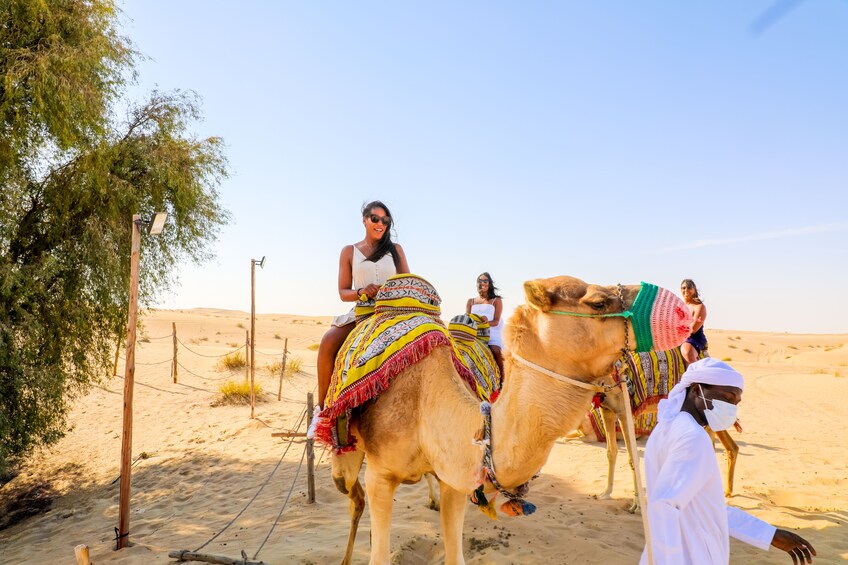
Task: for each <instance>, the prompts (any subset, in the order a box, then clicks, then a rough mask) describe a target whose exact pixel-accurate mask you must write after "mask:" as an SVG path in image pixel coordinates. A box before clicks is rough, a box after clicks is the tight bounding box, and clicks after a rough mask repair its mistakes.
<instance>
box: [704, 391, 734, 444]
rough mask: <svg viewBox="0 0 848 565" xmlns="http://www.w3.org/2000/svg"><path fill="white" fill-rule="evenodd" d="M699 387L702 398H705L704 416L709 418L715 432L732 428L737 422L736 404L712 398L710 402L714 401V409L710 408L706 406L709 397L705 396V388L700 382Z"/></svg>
mask: <svg viewBox="0 0 848 565" xmlns="http://www.w3.org/2000/svg"><path fill="white" fill-rule="evenodd" d="M698 388H699V389H700V390H701V398H703V399H704V407H705V408H704V417H705V418H706V419H707V424H709V426H710V429H712V431H714V432H721V431H724V430H727V429H730V427H731V426H733V424H735V423H736V405H735V404H731V403H729V402H725V401H724V400H717V399H715V398H711V399H710V402H712V404H713V407H712V409H708V408H706V406H707V399H706V398H704V389H703V388H702V387H701V385H700V384H699V385H698Z"/></svg>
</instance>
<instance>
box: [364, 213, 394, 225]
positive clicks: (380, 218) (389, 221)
mask: <svg viewBox="0 0 848 565" xmlns="http://www.w3.org/2000/svg"><path fill="white" fill-rule="evenodd" d="M368 219H369V220H371V223H372V224H377V223H380V222H383V225H384V226H390V225H392V218H391V216H378V215H377V214H371V215H370V216H368Z"/></svg>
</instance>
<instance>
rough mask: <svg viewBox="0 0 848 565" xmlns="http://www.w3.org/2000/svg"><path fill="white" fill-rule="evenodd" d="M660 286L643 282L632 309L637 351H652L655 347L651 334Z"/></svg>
mask: <svg viewBox="0 0 848 565" xmlns="http://www.w3.org/2000/svg"><path fill="white" fill-rule="evenodd" d="M657 292H659V287H658V286H656V285H653V284H650V283H646V282H643V283H642V288H640V289H639V294H637V295H636V300H634V301H633V306H632V307H631V308H630V310H631V311H632V312H633V319H632V322H633V333H635V334H636V351H638V352H640V353H641V352H645V351H650V350H651V349H652V348H653V347H654V337H653V336H652V335H651V312H652V311H653V309H654V301H655V300H656V298H657Z"/></svg>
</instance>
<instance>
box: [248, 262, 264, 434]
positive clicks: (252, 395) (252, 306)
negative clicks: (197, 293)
mask: <svg viewBox="0 0 848 565" xmlns="http://www.w3.org/2000/svg"><path fill="white" fill-rule="evenodd" d="M256 265H259V268H260V269H264V268H265V256H264V255H263V256H262V259H258V260H257V259H253V258H251V259H250V419H251V420H252V419H253V417H254V416H253V414H254V405H255V402H256V392H255V389H254V384H253V383H254V371H255V369H256V364H255V363H254V361H253V353H254V351H255V350H256V339H255V338H254V334H255V332H256Z"/></svg>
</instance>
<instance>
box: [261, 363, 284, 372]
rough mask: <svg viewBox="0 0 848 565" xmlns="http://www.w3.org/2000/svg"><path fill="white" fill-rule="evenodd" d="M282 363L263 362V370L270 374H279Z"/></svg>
mask: <svg viewBox="0 0 848 565" xmlns="http://www.w3.org/2000/svg"><path fill="white" fill-rule="evenodd" d="M282 366H283V364H282V363H281V362H280V361H271V362H269V363H266V364H265V370H266V371H268V374H270V375H279V374H280V369H281V368H282Z"/></svg>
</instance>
